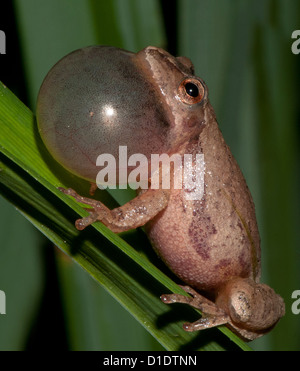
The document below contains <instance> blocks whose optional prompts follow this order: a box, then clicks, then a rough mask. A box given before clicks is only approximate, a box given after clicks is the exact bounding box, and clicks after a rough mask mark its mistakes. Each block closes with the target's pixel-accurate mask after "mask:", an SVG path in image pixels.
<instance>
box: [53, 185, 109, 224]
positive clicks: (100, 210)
mask: <svg viewBox="0 0 300 371" xmlns="http://www.w3.org/2000/svg"><path fill="white" fill-rule="evenodd" d="M58 189H59V190H60V191H61V192H63V193H64V194H66V195H69V196H72V197H73V198H74V199H75V200H76V201H78V202H80V203H82V204H85V205H89V206H92V208H85V210H87V211H88V212H89V216H86V217H84V218H81V219H77V220H76V222H75V226H76V228H77V229H79V230H83V229H84V228H86V227H87V226H88V225H90V224H92V223H94V222H96V221H97V220H103V219H105V218H106V217H107V215H108V213H110V210H109V209H108V208H107V207H106V206H105V205H103V204H102V203H101V202H100V201H97V200H93V199H92V198H88V197H83V196H80V195H79V194H78V193H77V192H76V191H74V190H73V189H72V188H67V189H66V188H62V187H59V188H58Z"/></svg>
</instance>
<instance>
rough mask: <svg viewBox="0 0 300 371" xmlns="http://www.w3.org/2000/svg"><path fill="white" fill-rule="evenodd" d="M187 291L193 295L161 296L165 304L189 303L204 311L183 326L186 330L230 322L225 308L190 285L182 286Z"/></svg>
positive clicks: (197, 329) (195, 329)
mask: <svg viewBox="0 0 300 371" xmlns="http://www.w3.org/2000/svg"><path fill="white" fill-rule="evenodd" d="M181 287H182V288H183V290H184V291H185V292H187V293H188V294H190V295H191V296H185V295H180V294H165V295H162V296H161V300H162V301H163V302H164V303H165V304H173V303H183V304H189V305H191V306H192V307H194V308H197V309H199V310H200V311H201V312H202V317H201V318H200V319H199V320H197V321H195V322H192V323H185V324H184V325H183V328H184V330H185V331H189V332H192V331H199V330H202V329H206V328H211V327H215V326H219V325H224V324H227V323H228V322H230V318H229V316H228V315H227V314H226V313H225V312H224V310H223V309H221V308H219V307H218V306H217V305H216V304H215V303H213V302H212V301H210V300H208V299H207V298H205V297H204V296H202V295H200V294H199V293H198V292H197V291H195V290H194V289H192V288H191V287H190V286H181Z"/></svg>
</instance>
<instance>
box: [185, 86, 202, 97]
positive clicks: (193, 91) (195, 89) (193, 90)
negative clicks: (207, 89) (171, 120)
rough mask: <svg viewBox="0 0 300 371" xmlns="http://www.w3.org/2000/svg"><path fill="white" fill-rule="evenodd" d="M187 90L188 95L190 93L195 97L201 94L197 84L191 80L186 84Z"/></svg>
mask: <svg viewBox="0 0 300 371" xmlns="http://www.w3.org/2000/svg"><path fill="white" fill-rule="evenodd" d="M185 91H186V92H187V94H188V95H190V96H191V97H193V98H196V97H198V95H199V90H198V87H197V85H195V84H193V83H191V82H188V83H187V84H185Z"/></svg>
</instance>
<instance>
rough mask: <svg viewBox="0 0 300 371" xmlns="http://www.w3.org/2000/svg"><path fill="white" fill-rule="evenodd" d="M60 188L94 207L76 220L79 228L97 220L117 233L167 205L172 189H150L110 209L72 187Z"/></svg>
mask: <svg viewBox="0 0 300 371" xmlns="http://www.w3.org/2000/svg"><path fill="white" fill-rule="evenodd" d="M59 190H60V191H62V192H63V193H65V194H66V195H69V196H72V197H73V198H74V199H75V200H76V201H78V202H80V203H83V204H85V205H89V206H91V207H92V208H86V210H87V211H88V212H89V216H87V217H84V218H82V219H78V220H76V223H75V225H76V228H77V229H79V230H82V229H84V228H86V227H87V226H88V225H90V224H92V223H94V222H96V221H101V222H102V223H103V224H105V225H106V226H107V227H108V228H109V229H110V230H112V231H113V232H116V233H119V232H124V231H127V230H129V229H134V228H137V227H140V226H142V225H144V224H145V223H147V222H148V221H149V220H151V219H152V218H153V217H154V216H155V215H157V214H158V213H159V212H160V211H162V210H163V209H164V208H165V207H166V206H167V204H168V201H169V198H170V190H165V189H148V190H147V191H146V192H144V193H141V194H139V195H138V196H137V197H135V198H134V199H133V200H131V201H129V202H127V203H126V204H125V205H123V206H120V207H117V208H115V209H113V210H110V209H109V208H108V207H106V206H105V205H104V204H103V203H102V202H100V201H97V200H94V199H92V198H88V197H83V196H80V195H79V194H78V193H77V192H75V191H74V190H73V189H71V188H68V189H65V188H61V187H60V188H59Z"/></svg>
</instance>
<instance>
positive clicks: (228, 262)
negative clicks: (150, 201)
mask: <svg viewBox="0 0 300 371" xmlns="http://www.w3.org/2000/svg"><path fill="white" fill-rule="evenodd" d="M225 201H226V200H225ZM220 208H222V212H220ZM218 209H219V210H218ZM146 231H147V234H148V236H149V238H150V240H151V243H152V245H153V247H154V249H155V250H156V252H157V253H158V255H159V256H160V257H161V258H162V259H163V261H164V262H165V263H166V265H167V266H168V267H169V268H170V269H171V270H172V271H173V272H174V273H175V274H176V275H177V276H178V277H180V278H181V279H182V280H183V281H184V282H185V283H187V284H189V285H191V286H193V287H195V288H198V289H200V290H204V291H205V290H208V291H212V290H216V289H218V287H220V286H221V285H222V284H224V282H226V281H227V280H229V279H230V278H232V277H235V276H238V277H252V276H253V272H254V270H255V269H254V268H253V256H252V254H251V243H250V241H249V238H248V236H247V233H246V231H245V229H244V228H243V225H242V222H241V220H240V218H239V216H238V215H237V213H236V212H235V210H234V209H233V207H232V206H231V205H230V204H229V203H228V202H224V204H223V205H220V204H218V205H212V204H211V203H210V201H209V199H206V200H204V201H202V202H200V201H197V202H195V201H194V202H191V201H189V202H186V200H184V199H183V193H182V192H181V191H176V192H175V191H173V194H172V196H171V200H170V202H169V205H168V207H167V208H166V209H165V210H164V211H162V212H161V213H160V214H159V215H158V216H157V217H156V218H154V219H153V220H152V221H150V222H149V223H148V224H147V225H146Z"/></svg>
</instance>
